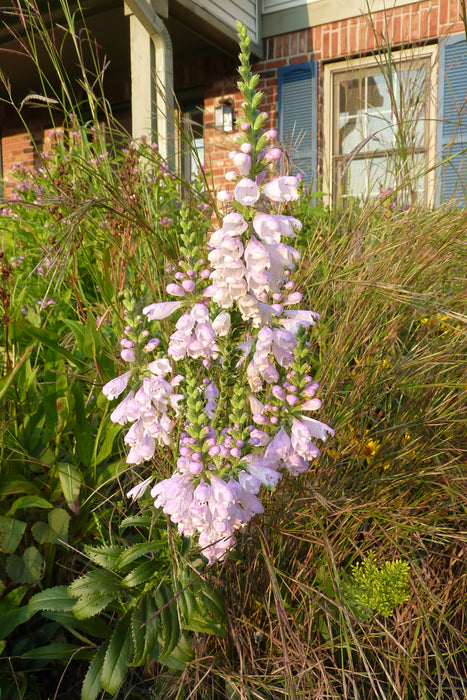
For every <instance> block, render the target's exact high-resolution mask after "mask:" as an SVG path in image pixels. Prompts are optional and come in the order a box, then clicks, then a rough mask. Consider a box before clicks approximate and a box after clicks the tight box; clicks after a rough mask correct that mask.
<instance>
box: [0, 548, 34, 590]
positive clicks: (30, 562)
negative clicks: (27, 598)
mask: <svg viewBox="0 0 467 700" xmlns="http://www.w3.org/2000/svg"><path fill="white" fill-rule="evenodd" d="M42 564H43V561H42V557H41V554H40V552H39V550H38V549H36V547H28V548H27V549H26V550H25V552H24V554H23V556H22V557H19V556H18V555H17V554H11V555H10V556H9V557H8V559H7V560H6V570H7V573H8V576H9V577H10V578H11V579H12V581H14V582H15V583H37V582H38V581H39V580H40V578H41V574H42Z"/></svg>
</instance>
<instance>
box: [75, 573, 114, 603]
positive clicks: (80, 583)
mask: <svg viewBox="0 0 467 700" xmlns="http://www.w3.org/2000/svg"><path fill="white" fill-rule="evenodd" d="M68 591H69V593H70V595H71V596H73V597H74V598H81V597H85V598H89V597H92V596H97V597H99V596H100V595H108V594H113V593H115V594H118V593H120V591H121V588H120V581H118V580H117V579H116V578H115V576H114V575H113V574H112V573H111V572H109V571H106V570H105V569H96V570H95V571H90V572H89V574H84V575H83V576H79V577H78V578H77V579H75V580H74V581H73V582H72V583H71V584H70V585H69V587H68Z"/></svg>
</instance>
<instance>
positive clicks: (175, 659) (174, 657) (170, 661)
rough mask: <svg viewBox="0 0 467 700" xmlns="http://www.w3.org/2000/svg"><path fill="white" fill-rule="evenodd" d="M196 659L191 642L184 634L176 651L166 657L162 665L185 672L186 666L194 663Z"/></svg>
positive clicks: (162, 660)
mask: <svg viewBox="0 0 467 700" xmlns="http://www.w3.org/2000/svg"><path fill="white" fill-rule="evenodd" d="M194 658H195V654H194V651H193V648H192V646H191V644H190V640H189V639H188V637H187V635H185V634H182V636H181V637H180V640H179V642H178V644H177V646H176V647H175V649H173V650H172V651H171V653H170V654H169V656H164V658H163V659H161V663H162V664H164V666H168V667H169V668H174V669H176V670H179V671H183V670H184V668H185V667H186V665H187V664H189V663H190V662H191V661H193V659H194Z"/></svg>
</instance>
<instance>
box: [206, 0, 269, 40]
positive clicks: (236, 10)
mask: <svg viewBox="0 0 467 700" xmlns="http://www.w3.org/2000/svg"><path fill="white" fill-rule="evenodd" d="M260 2H261V0H217V2H216V1H215V0H193V3H194V4H195V5H198V6H199V7H200V8H202V9H203V10H206V11H207V12H209V13H210V14H211V15H213V17H215V18H216V19H218V20H220V21H221V22H223V23H224V24H226V25H227V26H228V27H231V28H232V29H233V30H234V31H235V25H236V23H237V21H238V20H240V22H242V23H243V24H244V25H245V26H246V28H247V30H248V34H249V35H250V36H251V40H252V41H253V42H256V43H257V42H258V41H259V27H258V16H259V8H258V3H260Z"/></svg>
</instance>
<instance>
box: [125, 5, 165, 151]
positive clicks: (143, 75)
mask: <svg viewBox="0 0 467 700" xmlns="http://www.w3.org/2000/svg"><path fill="white" fill-rule="evenodd" d="M125 8H126V10H125V11H126V12H127V13H128V14H130V15H131V16H130V52H131V111H132V133H133V136H134V137H135V138H138V137H139V136H141V135H143V134H144V135H145V136H147V138H148V139H149V140H155V141H156V142H157V143H158V145H159V152H160V154H161V156H162V157H163V158H165V159H168V160H169V161H170V160H173V155H174V150H175V147H174V127H173V116H172V114H173V105H174V95H173V56H172V42H171V39H170V36H169V33H168V31H167V28H166V26H165V25H164V22H163V21H162V19H161V17H160V16H159V14H158V12H159V13H161V14H162V15H163V16H164V17H167V16H168V2H167V0H125Z"/></svg>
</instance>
